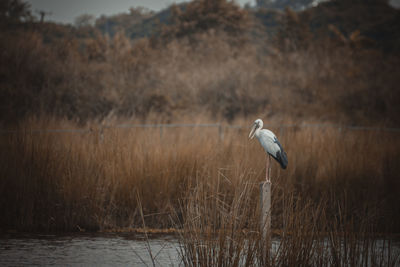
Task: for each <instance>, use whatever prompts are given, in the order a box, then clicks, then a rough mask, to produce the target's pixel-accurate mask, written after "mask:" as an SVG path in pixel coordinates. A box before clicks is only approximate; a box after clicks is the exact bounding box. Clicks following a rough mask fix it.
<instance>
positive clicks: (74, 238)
mask: <svg viewBox="0 0 400 267" xmlns="http://www.w3.org/2000/svg"><path fill="white" fill-rule="evenodd" d="M324 242H328V241H324ZM279 244H280V241H279V240H278V239H277V240H273V241H272V251H274V252H275V253H279V252H278V251H279ZM375 245H376V246H375V249H377V250H378V251H384V254H386V255H387V253H388V252H389V250H388V247H387V242H386V243H385V242H384V241H383V240H377V241H376V244H375ZM390 251H391V254H392V256H391V257H392V259H393V257H395V258H397V260H395V261H396V262H398V263H400V258H399V255H400V242H399V240H396V241H393V242H392V247H391V249H390ZM180 253H181V251H180V244H179V241H178V239H177V238H176V237H175V236H171V235H153V236H149V238H148V239H146V238H145V236H144V235H143V234H136V233H79V234H76V233H73V234H64V235H59V234H57V235H47V234H46V235H39V234H20V233H18V234H5V235H4V234H3V235H0V266H153V261H152V259H154V265H155V266H183V263H182V261H181V254H180ZM396 264H397V263H396ZM396 264H395V265H396ZM371 266H372V264H371Z"/></svg>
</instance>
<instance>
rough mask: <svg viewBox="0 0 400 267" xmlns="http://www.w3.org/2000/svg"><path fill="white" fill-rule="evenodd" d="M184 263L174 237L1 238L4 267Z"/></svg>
mask: <svg viewBox="0 0 400 267" xmlns="http://www.w3.org/2000/svg"><path fill="white" fill-rule="evenodd" d="M149 247H150V251H151V253H152V256H153V259H154V261H155V265H156V266H182V264H181V261H180V256H179V243H178V241H177V239H176V238H175V237H173V236H157V237H156V238H149V239H148V241H146V238H145V237H144V236H143V235H138V234H133V233H127V234H125V233H124V234H97V233H96V234H72V235H61V236H60V235H32V234H29V235H23V234H12V235H5V236H2V237H0V266H27V265H29V266H153V263H152V260H151V258H152V257H151V256H150V253H149V249H148V248H149Z"/></svg>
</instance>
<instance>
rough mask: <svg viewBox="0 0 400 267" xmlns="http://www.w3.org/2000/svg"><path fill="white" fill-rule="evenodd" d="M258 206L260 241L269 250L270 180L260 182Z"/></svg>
mask: <svg viewBox="0 0 400 267" xmlns="http://www.w3.org/2000/svg"><path fill="white" fill-rule="evenodd" d="M267 171H268V170H267ZM260 207H261V221H260V225H261V233H262V243H263V245H265V244H266V245H267V247H266V249H267V250H268V251H269V249H270V248H271V181H265V182H262V183H260Z"/></svg>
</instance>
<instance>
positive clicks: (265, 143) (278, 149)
mask: <svg viewBox="0 0 400 267" xmlns="http://www.w3.org/2000/svg"><path fill="white" fill-rule="evenodd" d="M262 127H263V121H262V120H261V119H257V120H255V121H254V124H253V126H252V128H251V131H250V134H249V138H250V139H252V138H253V137H254V136H255V137H257V139H258V141H259V142H260V144H261V146H262V147H263V148H264V150H265V152H266V153H267V157H268V159H267V169H266V179H267V181H270V177H269V165H270V160H271V158H270V156H272V157H273V158H274V159H275V160H276V161H277V162H279V164H280V165H281V167H282V169H286V167H287V164H288V159H287V155H286V153H285V151H284V150H283V147H282V145H281V143H279V141H278V138H276V136H275V134H274V133H273V132H271V131H270V130H267V129H262Z"/></svg>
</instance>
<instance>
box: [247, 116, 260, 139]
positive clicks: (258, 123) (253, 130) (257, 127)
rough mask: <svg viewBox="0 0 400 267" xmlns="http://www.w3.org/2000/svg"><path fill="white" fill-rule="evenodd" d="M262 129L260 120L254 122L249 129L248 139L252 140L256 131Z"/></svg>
mask: <svg viewBox="0 0 400 267" xmlns="http://www.w3.org/2000/svg"><path fill="white" fill-rule="evenodd" d="M262 127H263V121H262V120H261V119H257V120H255V121H254V123H253V125H252V127H251V131H250V134H249V138H250V139H253V137H254V135H255V134H256V131H257V129H261V128H262Z"/></svg>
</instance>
